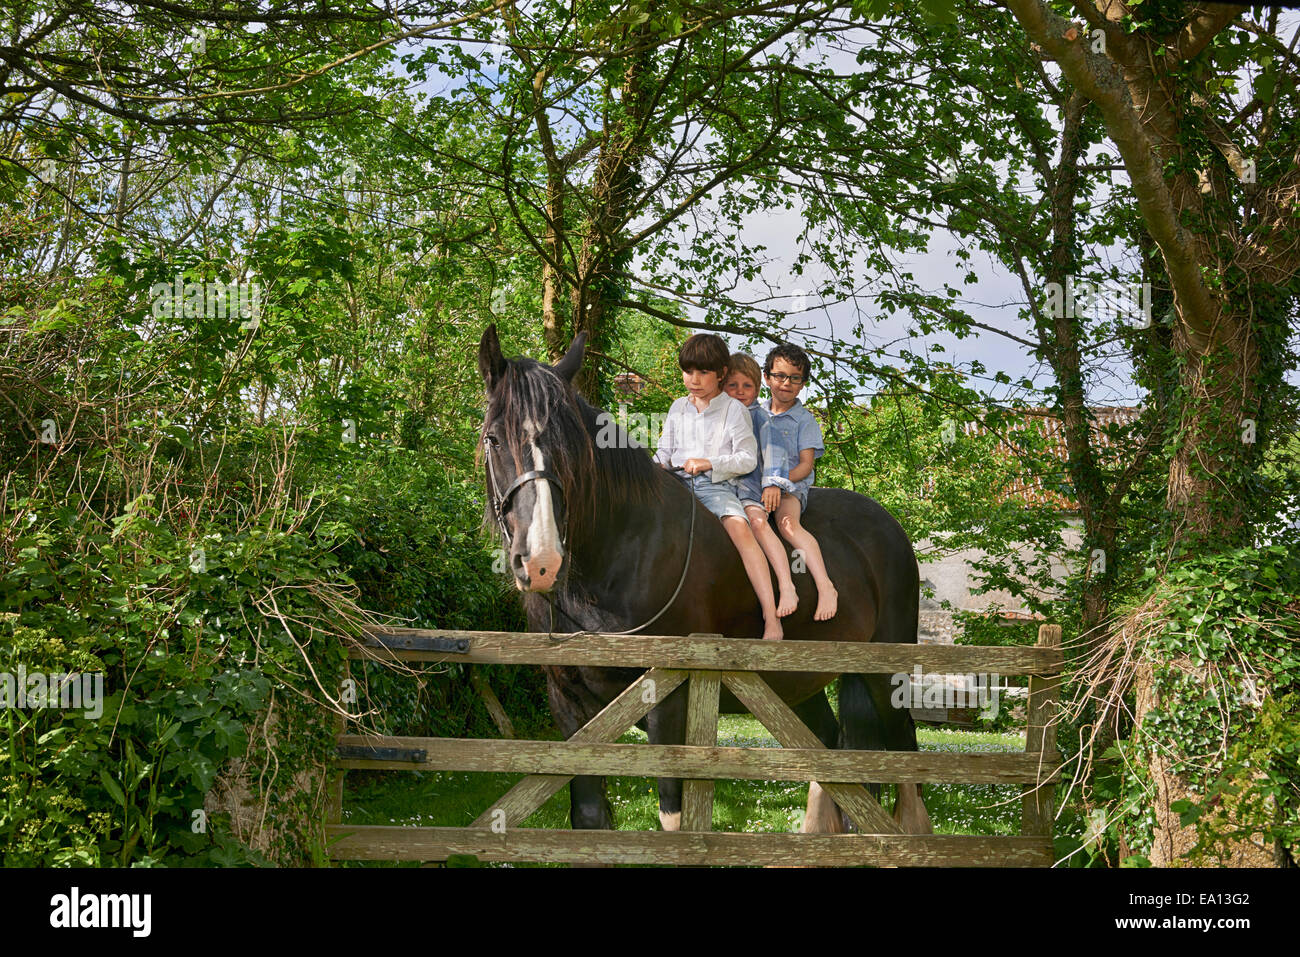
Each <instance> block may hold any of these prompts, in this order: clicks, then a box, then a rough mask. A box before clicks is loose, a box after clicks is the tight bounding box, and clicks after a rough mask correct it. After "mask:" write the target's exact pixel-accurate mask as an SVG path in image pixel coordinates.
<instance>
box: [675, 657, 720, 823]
mask: <svg viewBox="0 0 1300 957" xmlns="http://www.w3.org/2000/svg"><path fill="white" fill-rule="evenodd" d="M721 691H722V682H721V681H720V680H719V678H718V672H716V671H692V672H691V687H690V692H689V694H690V697H689V698H688V702H687V705H686V743H687V744H693V745H697V746H702V747H708V748H716V747H717V746H718V695H719V694H720V693H721ZM682 830H683V831H711V830H713V781H711V780H701V779H699V778H695V779H691V780H688V781H685V782H684V783H683V784H682Z"/></svg>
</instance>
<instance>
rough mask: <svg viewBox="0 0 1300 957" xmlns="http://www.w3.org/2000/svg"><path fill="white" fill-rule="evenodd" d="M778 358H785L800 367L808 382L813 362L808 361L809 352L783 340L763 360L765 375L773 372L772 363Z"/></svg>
mask: <svg viewBox="0 0 1300 957" xmlns="http://www.w3.org/2000/svg"><path fill="white" fill-rule="evenodd" d="M777 359H784V360H785V361H786V362H788V363H790V365H792V366H795V367H797V368H798V369H799V374H800V375H801V376H803V381H804V382H807V381H808V379H809V378H810V376H809V373H810V372H811V371H812V363H811V362H809V361H808V353H806V352H804V351H803V350H802V349H800V348H799V347H798V346H796V345H794V344H792V343H789V342H783V343H781V344H780V345H779V346H777V347H776V348H775V349H773V350H772V351H771V352H769V353H768V354H767V358H766V359H765V360H764V361H763V375H771V374H772V365H773V363H775V362H776V360H777Z"/></svg>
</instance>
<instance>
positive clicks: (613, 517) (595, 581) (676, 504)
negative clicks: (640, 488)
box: [571, 466, 702, 604]
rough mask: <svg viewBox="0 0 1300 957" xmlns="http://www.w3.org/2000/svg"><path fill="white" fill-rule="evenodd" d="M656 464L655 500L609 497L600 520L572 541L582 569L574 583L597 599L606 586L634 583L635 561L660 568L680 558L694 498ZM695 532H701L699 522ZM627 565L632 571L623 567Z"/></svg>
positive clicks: (623, 587)
mask: <svg viewBox="0 0 1300 957" xmlns="http://www.w3.org/2000/svg"><path fill="white" fill-rule="evenodd" d="M654 468H655V472H656V473H657V474H656V476H655V479H656V481H657V482H658V483H659V484H660V485H661V487H662V490H661V495H660V497H659V500H658V501H657V502H654V503H650V504H646V503H642V502H634V501H627V500H617V499H616V500H614V501H611V502H607V503H605V506H606V507H605V508H602V509H601V512H602V520H601V521H600V522H599V523H597V524H596V525H595V526H593V528H592V530H591V532H590V534H589V535H587V536H586V539H585V540H584V541H582V542H576V543H571V546H572V547H573V552H574V565H575V569H576V570H577V572H578V576H577V578H578V580H577V581H575V582H574V584H575V585H577V586H578V589H579V590H580V591H582V592H585V593H586V595H587V596H588V597H589V599H590V600H593V601H595V602H596V603H597V604H599V603H600V601H601V599H602V597H604V596H603V595H602V591H604V590H607V589H609V588H615V589H620V590H626V589H627V588H628V587H635V583H634V584H633V585H632V586H629V581H630V580H631V579H632V578H633V577H635V576H633V575H631V574H630V567H631V566H632V565H635V566H637V567H638V568H640V569H642V570H644V569H655V570H656V572H657V571H658V570H660V569H664V570H667V566H668V565H671V564H673V562H674V561H680V560H681V553H682V549H683V548H684V547H685V544H686V541H687V538H688V536H689V534H690V520H691V513H690V511H688V509H690V508H693V507H694V499H693V496H691V495H690V493H689V492H687V491H686V489H685V488H683V487H682V486H681V483H680V482H678V481H677V480H676V479H674V478H672V477H671V476H669V475H668V473H666V472H664V471H662V470H661V469H659V468H658V467H657V466H655V467H654ZM678 490H679V491H678ZM681 492H686V494H685V495H683V494H680V493H681ZM698 524H702V523H698V522H697V525H698ZM696 533H697V536H698V533H699V529H698V528H697V530H696ZM624 569H628V570H629V571H628V572H627V573H625V572H624ZM642 587H644V583H642Z"/></svg>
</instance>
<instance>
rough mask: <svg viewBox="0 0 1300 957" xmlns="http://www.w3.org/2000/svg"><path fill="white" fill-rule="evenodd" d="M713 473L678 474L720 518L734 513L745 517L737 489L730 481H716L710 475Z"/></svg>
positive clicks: (739, 516)
mask: <svg viewBox="0 0 1300 957" xmlns="http://www.w3.org/2000/svg"><path fill="white" fill-rule="evenodd" d="M711 474H712V473H705V474H703V475H693V476H690V477H689V478H688V477H684V476H680V475H679V476H678V477H679V478H681V479H682V482H683V483H684V484H685V485H686V487H687V488H688V489H690V490H691V491H692V492H694V493H695V497H696V498H698V499H699V500H700V504H701V505H703V506H704V507H705V508H707V509H708V510H709V511H710V512H712V513H713V514H714V515H716V516H718V519H719V520H721V519H724V518H726V517H727V516H728V515H734V516H735V517H736V518H741V519H743V518H745V508H744V506H742V505H741V504H740V499H738V498H736V489H735V487H734V486H732V484H731V483H730V482H714V481H712V480H711V478H710V476H711Z"/></svg>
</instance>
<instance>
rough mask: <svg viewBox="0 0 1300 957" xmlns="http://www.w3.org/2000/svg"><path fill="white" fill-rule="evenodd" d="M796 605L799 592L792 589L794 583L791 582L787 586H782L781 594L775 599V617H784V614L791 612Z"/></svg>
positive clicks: (797, 604)
mask: <svg viewBox="0 0 1300 957" xmlns="http://www.w3.org/2000/svg"><path fill="white" fill-rule="evenodd" d="M798 607H799V593H798V592H797V591H795V590H794V585H793V584H792V585H791V586H790V587H789V588H782V589H781V595H780V597H779V598H778V599H777V601H776V614H777V617H778V618H784V617H785V616H786V615H789V614H793V613H794V610H795V609H796V608H798Z"/></svg>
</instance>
